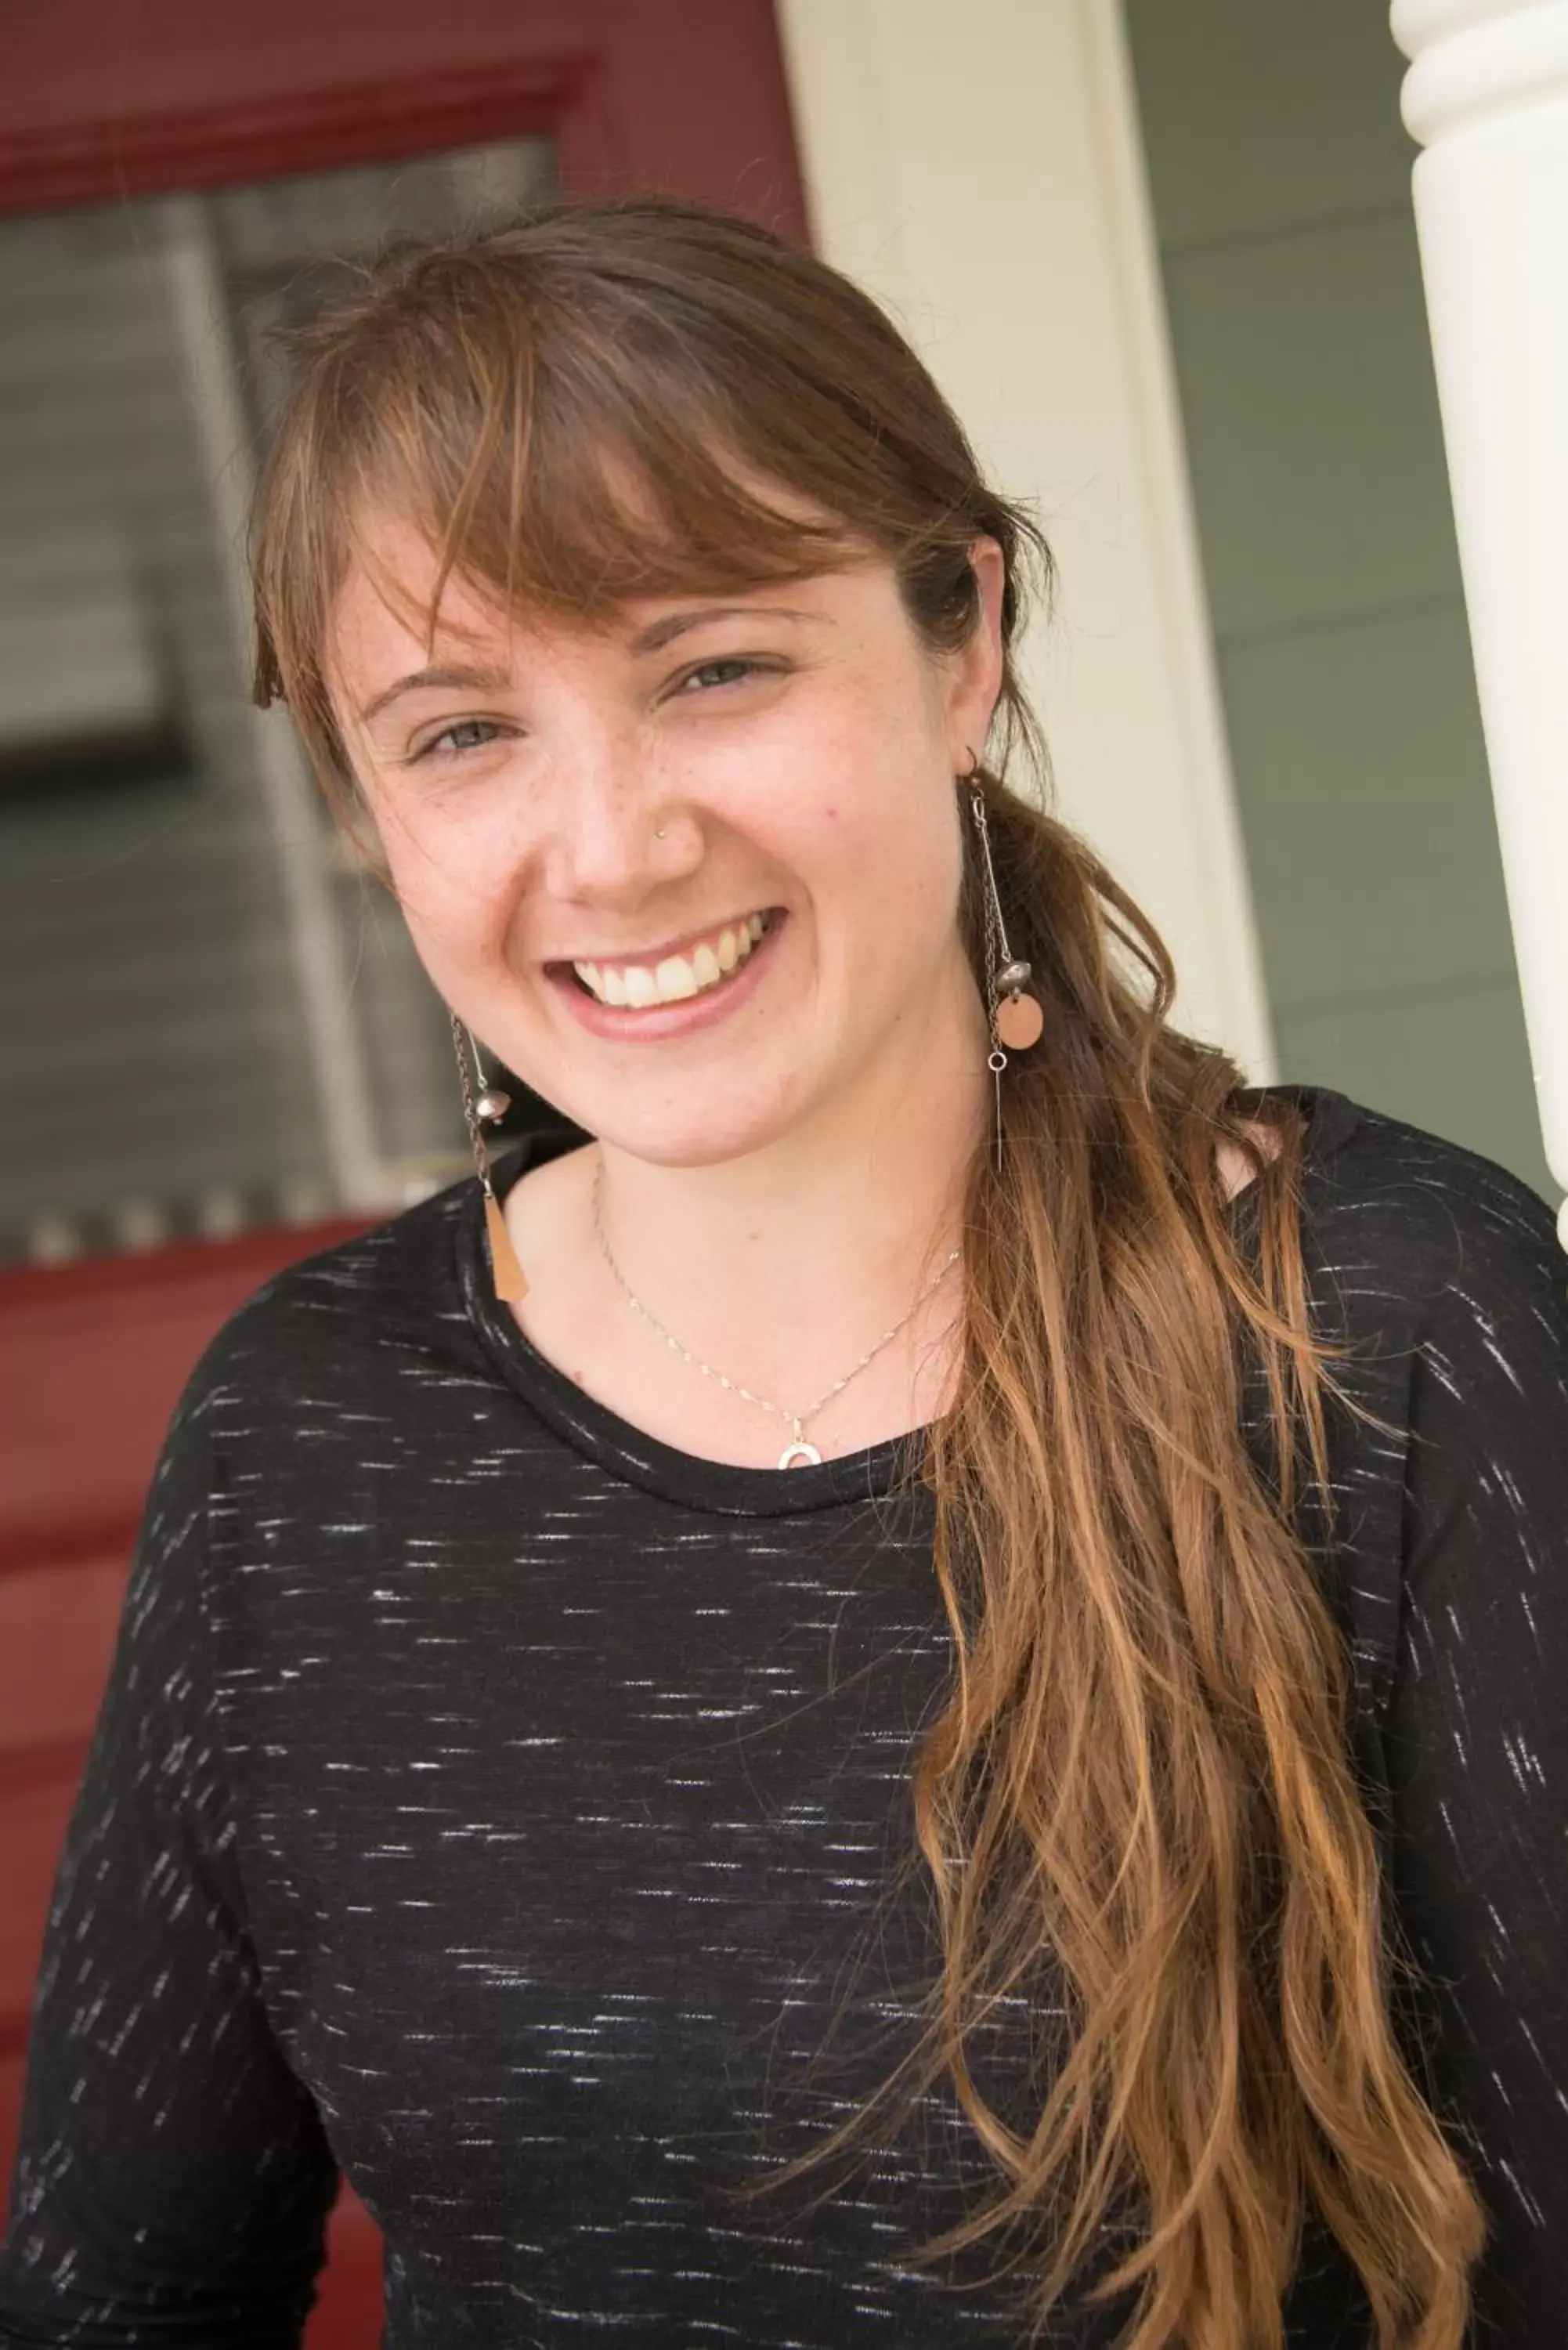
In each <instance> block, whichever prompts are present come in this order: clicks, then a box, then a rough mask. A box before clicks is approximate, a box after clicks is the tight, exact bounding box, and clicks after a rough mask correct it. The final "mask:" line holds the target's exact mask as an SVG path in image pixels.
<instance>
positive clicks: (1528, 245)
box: [1391, 0, 1568, 1248]
mask: <svg viewBox="0 0 1568 2350" xmlns="http://www.w3.org/2000/svg"><path fill="white" fill-rule="evenodd" d="M1391 21H1392V26H1393V31H1394V37H1395V39H1396V40H1397V43H1398V45H1399V47H1401V48H1402V49H1403V50H1404V52H1405V54H1406V56H1407V57H1409V59H1410V60H1411V64H1410V70H1409V72H1408V73H1407V76H1406V78H1405V91H1404V116H1405V121H1406V124H1407V128H1408V129H1409V130H1410V132H1411V134H1412V136H1413V137H1415V138H1416V139H1417V140H1420V142H1421V144H1422V146H1423V148H1424V150H1425V152H1424V153H1423V154H1422V155H1421V156H1420V157H1419V159H1418V160H1417V164H1416V172H1415V191H1416V221H1417V230H1418V233H1419V236H1420V243H1421V265H1422V271H1423V274H1424V276H1425V279H1426V286H1427V307H1428V312H1429V314H1430V318H1431V328H1432V346H1433V350H1434V353H1435V356H1436V360H1437V374H1438V398H1439V400H1440V402H1441V406H1442V414H1443V432H1444V438H1445V441H1446V443H1447V448H1448V459H1449V477H1450V479H1451V482H1452V485H1453V498H1454V513H1455V516H1456V519H1457V522H1458V525H1459V559H1460V563H1461V566H1462V568H1463V572H1464V583H1465V599H1466V603H1467V605H1468V607H1469V624H1470V639H1471V643H1472V645H1473V647H1474V650H1475V665H1476V681H1477V685H1478V688H1479V690H1480V708H1481V719H1482V723H1483V725H1484V727H1485V730H1486V744H1487V755H1488V759H1489V762H1490V767H1491V778H1492V791H1493V795H1494V797H1495V799H1496V803H1497V825H1498V835H1499V838H1500V842H1501V849H1502V863H1503V873H1504V876H1505V879H1506V881H1507V887H1508V902H1509V910H1510V914H1511V918H1512V924H1513V936H1514V945H1515V949H1516V951H1517V953H1518V958H1519V976H1520V983H1521V988H1522V991H1523V996H1524V1017H1525V1025H1526V1029H1527V1032H1528V1035H1529V1039H1530V1053H1531V1060H1532V1066H1533V1067H1534V1072H1535V1084H1536V1092H1537V1097H1538V1100H1539V1105H1540V1112H1541V1128H1542V1136H1543V1138H1544V1140H1545V1145H1546V1156H1547V1159H1548V1161H1549V1163H1550V1165H1551V1168H1552V1173H1553V1174H1554V1175H1555V1176H1556V1177H1557V1179H1558V1180H1559V1181H1560V1182H1561V1183H1563V1185H1564V1186H1565V1187H1568V0H1395V5H1394V7H1393V10H1392V17H1391ZM1558 1230H1559V1232H1560V1233H1561V1234H1562V1238H1563V1246H1564V1247H1565V1248H1568V1201H1564V1203H1563V1211H1562V1214H1561V1215H1560V1217H1559V1222H1558Z"/></svg>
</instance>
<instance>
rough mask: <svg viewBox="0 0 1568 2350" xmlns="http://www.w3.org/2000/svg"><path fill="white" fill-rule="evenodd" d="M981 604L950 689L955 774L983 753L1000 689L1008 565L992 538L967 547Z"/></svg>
mask: <svg viewBox="0 0 1568 2350" xmlns="http://www.w3.org/2000/svg"><path fill="white" fill-rule="evenodd" d="M969 560H970V568H971V570H972V571H973V573H974V577H975V586H976V588H977V590H978V601H979V609H978V611H977V613H976V615H975V624H974V627H973V629H971V632H970V635H969V638H968V639H967V641H966V642H965V643H964V644H963V645H962V646H961V648H960V650H959V651H958V652H957V653H956V654H955V655H954V657H953V662H952V668H951V671H950V684H949V688H948V738H949V743H948V747H949V750H950V754H951V758H950V764H951V767H952V771H953V773H954V775H959V774H961V772H962V770H963V769H964V768H965V767H966V766H967V765H968V764H969V762H970V758H971V755H972V756H973V757H975V758H980V757H981V756H982V755H983V754H984V750H985V740H986V736H987V735H988V734H989V733H990V732H991V721H992V712H994V710H995V708H996V698H997V696H998V694H999V693H1000V692H1001V691H1002V590H1003V588H1004V587H1005V586H1006V581H1007V567H1006V565H1005V564H1004V563H1003V561H1002V549H1001V547H1000V546H998V545H997V543H996V541H995V539H994V538H985V537H981V538H977V539H976V540H975V541H974V542H973V544H972V546H971V548H970V551H969Z"/></svg>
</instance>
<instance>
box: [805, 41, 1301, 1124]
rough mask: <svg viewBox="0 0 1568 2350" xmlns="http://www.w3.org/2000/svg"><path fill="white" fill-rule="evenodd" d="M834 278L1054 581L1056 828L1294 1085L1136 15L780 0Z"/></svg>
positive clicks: (1034, 677)
mask: <svg viewBox="0 0 1568 2350" xmlns="http://www.w3.org/2000/svg"><path fill="white" fill-rule="evenodd" d="M778 15H779V24H780V29H781V32H782V34H783V36H784V55H785V60H786V63H787V66H788V68H789V78H790V88H791V95H792V99H793V103H794V117H795V129H796V133H797V137H798V140H799V143H800V150H801V159H802V163H803V166H804V170H805V180H806V188H807V194H808V197H809V200H810V204H811V213H812V221H813V227H814V232H815V238H816V244H817V248H818V250H819V251H820V252H821V253H822V254H823V255H825V257H826V259H827V260H829V261H831V262H833V263H835V264H836V265H837V266H838V267H839V268H841V269H844V270H846V271H847V272H848V274H849V275H850V276H853V277H855V278H857V280H858V281H859V282H860V283H861V284H862V285H863V286H866V287H867V289H868V290H869V291H870V292H871V293H873V294H875V295H876V296H877V298H878V300H880V301H881V302H882V303H883V304H884V305H885V307H887V308H888V309H889V310H890V311H891V312H892V313H893V315H894V316H895V317H896V318H897V319H898V322H899V324H900V325H901V326H902V327H903V328H904V329H905V331H906V332H907V333H909V335H910V337H911V338H912V339H913V340H914V342H915V344H916V346H917V347H918V348H919V350H920V353H921V355H922V357H923V358H924V359H925V360H926V362H927V364H928V365H929V367H930V369H931V370H932V372H933V374H934V375H935V376H936V378H937V380H938V381H939V382H940V385H941V387H942V389H943V390H944V391H945V392H946V394H947V396H948V398H949V399H950V400H951V401H952V403H953V405H954V407H955V408H956V410H957V411H958V412H959V414H960V416H961V418H962V419H963V421H964V423H965V425H966V426H967V428H968V429H969V432H970V433H971V437H972V438H973V440H974V442H975V443H976V446H977V448H978V450H979V452H980V454H981V462H982V463H984V464H985V465H986V467H987V469H988V471H989V472H990V473H991V474H992V478H993V479H994V480H995V481H996V483H997V484H998V486H999V487H1000V488H1002V489H1004V490H1007V491H1010V492H1012V493H1013V494H1022V495H1024V496H1028V497H1033V498H1034V499H1036V500H1037V502H1038V508H1039V513H1040V518H1041V520H1042V521H1043V523H1044V526H1045V530H1046V533H1047V536H1049V538H1050V540H1051V543H1052V546H1053V548H1054V552H1055V554H1056V556H1057V558H1058V560H1059V562H1060V565H1061V571H1062V587H1061V598H1060V604H1059V608H1058V610H1057V613H1056V615H1055V617H1054V619H1049V620H1045V621H1044V622H1042V623H1041V624H1040V625H1038V626H1037V627H1036V628H1035V629H1033V631H1032V633H1031V636H1030V639H1029V640H1028V642H1027V643H1026V645H1025V647H1024V658H1023V676H1024V681H1025V683H1026V685H1027V686H1028V687H1029V688H1030V690H1031V691H1032V692H1033V697H1034V700H1035V702H1036V705H1037V707H1038V708H1039V711H1040V714H1041V717H1042V719H1043V720H1044V726H1045V731H1046V733H1047V736H1048V738H1049V740H1050V743H1051V749H1052V755H1053V760H1054V766H1055V772H1056V783H1057V802H1058V808H1059V812H1060V814H1061V815H1062V816H1063V817H1064V819H1065V821H1066V822H1068V823H1069V824H1071V825H1073V826H1074V827H1075V828H1076V829H1077V830H1079V831H1081V832H1083V833H1085V835H1086V836H1087V837H1088V838H1089V839H1090V840H1091V841H1092V842H1093V844H1094V846H1095V847H1096V850H1097V851H1098V853H1099V854H1100V856H1101V857H1103V858H1104V859H1105V861H1106V864H1107V865H1108V866H1109V867H1110V868H1111V870H1112V872H1113V873H1114V874H1115V875H1116V878H1117V879H1118V880H1119V881H1120V882H1121V883H1122V884H1123V886H1124V887H1125V888H1126V889H1129V890H1130V891H1131V892H1132V894H1133V896H1134V897H1135V898H1136V899H1137V900H1138V901H1139V903H1140V904H1141V905H1142V906H1144V908H1145V909H1146V910H1147V912H1148V913H1149V915H1150V916H1151V918H1152V919H1153V920H1154V921H1155V923H1156V924H1157V925H1158V928H1159V930H1160V931H1161V932H1162V933H1163V935H1164V937H1165V939H1166V941H1167V943H1168V946H1169V948H1170V951H1171V953H1172V954H1173V956H1174V957H1175V961H1176V967H1177V973H1178V979H1179V998H1178V1003H1177V1012H1176V1016H1177V1018H1178V1020H1179V1023H1180V1024H1182V1025H1183V1026H1185V1027H1187V1028H1188V1029H1189V1030H1190V1031H1191V1032H1193V1033H1194V1034H1197V1035H1201V1036H1205V1037H1208V1038H1210V1039H1211V1040H1213V1041H1215V1042H1217V1043H1220V1044H1223V1045H1225V1046H1226V1047H1227V1048H1228V1049H1229V1050H1230V1051H1231V1052H1232V1053H1234V1054H1235V1055H1236V1057H1237V1058H1238V1059H1239V1060H1240V1061H1241V1064H1242V1066H1243V1067H1244V1068H1245V1069H1246V1071H1247V1073H1248V1075H1249V1076H1250V1077H1251V1079H1252V1080H1253V1081H1254V1082H1262V1081H1265V1080H1267V1079H1269V1078H1271V1077H1272V1076H1275V1075H1276V1074H1277V1069H1276V1066H1275V1062H1274V1053H1273V1044H1272V1034H1271V1028H1270V1022H1269V1014H1268V1004H1267V999H1266V995H1265V992H1264V985H1263V979H1262V963H1261V960H1260V957H1259V953H1258V945H1257V938H1256V932H1255V927H1254V921H1253V913H1252V902H1251V889H1250V885H1249V880H1248V875H1247V867H1246V858H1245V855H1244V853H1243V848H1242V843H1241V828H1240V825H1239V823H1238V820H1237V816H1236V809H1235V803H1234V796H1233V793H1232V788H1231V773H1230V765H1229V760H1228V756H1227V750H1226V742H1225V730H1224V724H1223V720H1222V718H1221V715H1220V698H1219V692H1218V688H1217V684H1216V680H1215V674H1214V662H1213V653H1212V649H1211V641H1210V630H1209V623H1208V617H1207V606H1206V598H1205V593H1204V587H1203V577H1202V570H1201V566H1200V563H1199V555H1198V547H1197V536H1196V530H1195V526H1194V523H1193V519H1192V513H1191V504H1190V498H1189V489H1188V482H1187V473H1186V458H1185V447H1184V442H1183V436H1182V431H1181V424H1180V418H1179V407H1178V401H1177V395H1176V390H1175V382H1174V371H1173V369H1172V365H1171V361H1170V357H1169V351H1168V338H1167V329H1166V323H1165V311H1164V300H1163V295H1162V290H1161V286H1160V280H1159V266H1158V255H1157V252H1156V247H1155V241H1154V235H1153V231H1152V226H1151V224H1150V218H1149V206H1148V198H1147V190H1146V187H1145V183H1144V175H1143V149H1142V141H1141V138H1140V134H1139V130H1138V123H1137V105H1136V100H1135V96H1134V91H1133V87H1132V76H1131V72H1130V68H1129V65H1128V60H1127V53H1126V43H1125V37H1124V32H1123V26H1122V20H1121V7H1120V0H961V5H955V0H778Z"/></svg>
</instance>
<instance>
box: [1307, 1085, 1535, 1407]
mask: <svg viewBox="0 0 1568 2350" xmlns="http://www.w3.org/2000/svg"><path fill="white" fill-rule="evenodd" d="M1303 1239H1304V1245H1307V1255H1310V1262H1312V1269H1314V1274H1316V1285H1319V1290H1321V1295H1324V1297H1328V1300H1333V1302H1335V1305H1337V1316H1335V1318H1337V1321H1340V1323H1343V1326H1345V1327H1349V1333H1352V1335H1356V1333H1364V1335H1371V1337H1376V1339H1377V1342H1380V1344H1382V1347H1385V1349H1389V1351H1394V1354H1398V1351H1406V1349H1408V1351H1417V1354H1422V1356H1425V1358H1427V1361H1429V1363H1434V1366H1438V1367H1441V1366H1443V1363H1449V1370H1450V1375H1453V1378H1455V1379H1458V1378H1459V1375H1462V1378H1465V1384H1467V1388H1469V1387H1471V1382H1479V1384H1481V1388H1495V1391H1498V1394H1500V1396H1502V1394H1507V1391H1511V1394H1514V1396H1519V1394H1521V1391H1523V1388H1526V1384H1532V1388H1535V1391H1537V1394H1542V1382H1544V1387H1547V1391H1552V1394H1554V1396H1556V1400H1559V1403H1568V1255H1563V1248H1561V1243H1559V1236H1556V1220H1554V1215H1552V1208H1549V1205H1547V1201H1544V1199H1540V1194H1537V1191H1532V1189H1531V1184H1526V1182H1521V1180H1519V1178H1516V1175H1511V1172H1510V1170H1507V1168H1502V1166H1498V1163H1495V1161H1493V1159H1486V1156H1481V1154H1479V1151H1471V1149H1465V1147H1462V1145H1458V1142H1449V1139H1443V1138H1441V1135H1432V1133H1427V1130H1425V1128H1420V1126H1408V1123H1406V1121H1401V1118H1394V1117H1387V1114H1385V1111H1377V1109H1371V1107H1366V1105H1364V1102H1352V1100H1347V1097H1345V1095H1337V1093H1328V1090H1321V1093H1314V1117H1312V1133H1310V1138H1307V1170H1304V1189H1303ZM1471 1391H1474V1388H1471ZM1563 1436H1565V1439H1568V1421H1565V1424H1563Z"/></svg>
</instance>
